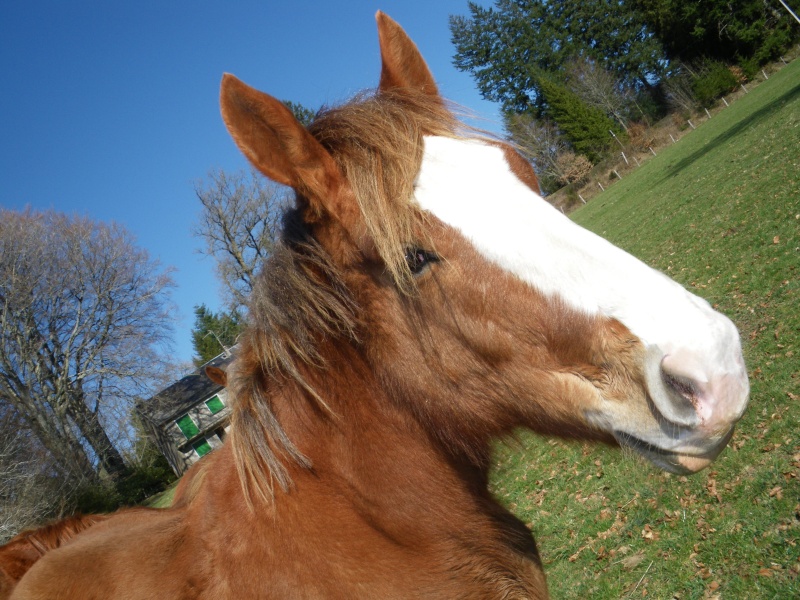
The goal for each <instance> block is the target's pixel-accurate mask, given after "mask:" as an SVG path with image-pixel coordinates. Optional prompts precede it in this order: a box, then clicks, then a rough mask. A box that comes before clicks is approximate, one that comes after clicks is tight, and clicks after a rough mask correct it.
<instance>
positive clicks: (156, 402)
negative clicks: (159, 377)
mask: <svg viewBox="0 0 800 600" xmlns="http://www.w3.org/2000/svg"><path fill="white" fill-rule="evenodd" d="M232 360H233V355H231V354H230V353H226V354H220V355H219V356H217V357H216V358H214V359H213V360H210V361H208V362H207V363H206V364H204V365H202V366H201V367H199V368H198V369H196V370H195V371H193V372H192V373H190V374H189V375H186V376H185V377H183V378H181V379H179V380H178V381H176V382H175V383H173V384H172V385H170V386H168V387H166V388H164V389H163V390H161V391H160V392H158V393H157V394H156V395H155V396H153V397H152V398H150V399H148V400H144V401H142V402H139V403H137V405H136V409H137V411H138V412H139V414H141V415H142V417H144V418H146V419H148V420H149V421H152V422H154V423H158V424H161V423H164V422H166V421H171V420H174V419H175V417H178V416H179V415H181V414H182V413H185V412H186V411H187V410H189V409H190V408H191V407H193V406H194V405H195V404H197V403H198V402H201V401H202V400H205V399H207V398H209V397H211V396H213V395H214V394H216V393H217V392H219V391H220V390H221V389H222V388H223V386H221V385H219V384H218V383H214V382H213V381H211V380H210V379H209V378H208V376H207V375H206V374H205V368H206V367H208V366H212V367H219V368H221V369H223V370H224V368H225V366H226V365H228V364H229V363H230V362H231V361H232Z"/></svg>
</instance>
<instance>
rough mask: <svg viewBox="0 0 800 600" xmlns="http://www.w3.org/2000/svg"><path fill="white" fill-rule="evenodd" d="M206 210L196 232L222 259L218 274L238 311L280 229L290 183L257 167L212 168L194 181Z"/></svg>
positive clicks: (206, 251) (208, 249)
mask: <svg viewBox="0 0 800 600" xmlns="http://www.w3.org/2000/svg"><path fill="white" fill-rule="evenodd" d="M195 193H196V194H197V197H198V199H199V200H200V203H201V204H202V206H203V208H202V212H201V214H200V219H199V222H198V223H197V225H196V226H195V228H194V232H193V233H194V235H196V236H197V237H200V238H202V239H203V240H204V241H205V248H204V249H203V250H202V252H203V253H204V254H206V255H208V256H211V257H213V258H214V259H215V260H216V263H217V275H218V276H219V279H220V281H221V283H222V285H223V289H224V292H225V295H226V300H227V302H228V305H229V307H230V308H231V310H233V311H240V310H241V309H242V307H244V306H245V305H246V302H247V297H248V296H249V295H250V292H251V291H252V289H253V276H254V275H255V272H256V269H257V267H258V265H259V264H260V263H261V262H262V261H263V259H264V258H266V256H267V255H268V254H269V253H270V251H271V249H272V247H273V246H274V244H275V242H276V240H277V236H278V232H279V229H280V219H281V214H282V212H283V211H282V207H283V206H284V204H285V202H286V199H287V194H288V189H287V188H285V187H283V186H280V185H278V184H276V183H273V182H271V181H269V180H267V179H266V178H265V177H262V176H261V175H259V174H258V173H256V172H254V171H250V172H245V171H239V172H236V173H232V174H230V173H226V172H225V171H223V170H221V169H220V170H217V171H212V172H210V173H209V174H208V179H207V180H206V181H205V182H199V183H198V184H197V185H196V186H195Z"/></svg>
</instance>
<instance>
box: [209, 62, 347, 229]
mask: <svg viewBox="0 0 800 600" xmlns="http://www.w3.org/2000/svg"><path fill="white" fill-rule="evenodd" d="M220 107H221V110H222V118H223V120H224V121H225V125H226V126H227V128H228V131H229V132H230V134H231V136H232V137H233V140H234V141H235V142H236V145H237V146H239V149H240V150H241V151H242V152H243V153H244V155H245V156H246V157H247V158H248V159H249V160H250V162H251V163H253V165H254V166H255V167H256V168H257V169H258V170H259V171H261V172H262V173H263V174H264V175H266V176H267V177H269V178H270V179H272V180H273V181H276V182H278V183H281V184H283V185H288V186H289V187H292V188H294V189H296V190H298V191H299V192H301V193H302V194H303V195H304V196H306V197H307V198H308V200H309V202H310V204H311V205H312V206H313V208H314V209H315V211H316V212H317V213H318V214H319V213H320V212H322V210H321V209H324V210H325V211H327V212H328V213H329V214H331V215H332V216H334V217H338V218H339V219H341V218H342V217H343V216H344V215H342V214H339V213H340V211H339V210H337V208H339V207H337V206H336V205H335V204H334V203H335V202H336V197H337V194H336V192H337V191H338V189H339V186H340V185H341V182H342V176H341V174H340V171H339V168H338V167H337V166H336V163H335V162H334V160H333V157H331V155H330V154H329V153H328V151H327V150H325V148H323V147H322V145H321V144H320V143H319V142H318V141H317V140H316V139H315V138H314V137H313V136H312V135H311V134H310V133H309V132H308V131H307V130H306V128H305V127H303V126H302V125H301V124H300V122H299V121H298V120H297V119H296V118H295V117H294V115H293V114H292V112H291V111H290V110H289V109H288V108H287V107H286V106H285V105H284V104H283V102H281V101H280V100H278V99H276V98H273V97H272V96H270V95H268V94H265V93H263V92H259V91H258V90H256V89H254V88H252V87H250V86H249V85H247V84H245V83H242V82H241V81H239V80H238V79H237V78H236V77H234V76H233V75H229V74H227V73H226V74H225V75H224V76H223V78H222V87H221V90H220Z"/></svg>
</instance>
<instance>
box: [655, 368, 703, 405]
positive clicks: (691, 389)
mask: <svg viewBox="0 0 800 600" xmlns="http://www.w3.org/2000/svg"><path fill="white" fill-rule="evenodd" d="M661 378H662V379H663V380H664V383H665V384H667V386H669V387H670V388H671V389H672V390H673V391H674V392H676V393H677V394H678V395H679V396H681V397H683V398H684V399H685V400H686V401H687V402H689V403H691V404H692V406H695V405H696V403H697V399H698V396H699V394H700V391H699V388H698V386H697V384H696V383H695V382H693V381H692V380H691V379H688V378H686V377H682V376H680V375H674V374H672V373H669V372H667V371H666V370H664V368H663V366H662V368H661Z"/></svg>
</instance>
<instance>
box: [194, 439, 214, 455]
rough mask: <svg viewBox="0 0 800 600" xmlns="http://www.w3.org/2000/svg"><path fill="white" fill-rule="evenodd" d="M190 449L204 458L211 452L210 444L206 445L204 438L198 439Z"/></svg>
mask: <svg viewBox="0 0 800 600" xmlns="http://www.w3.org/2000/svg"><path fill="white" fill-rule="evenodd" d="M192 448H194V451H195V452H197V454H198V456H205V455H206V454H208V453H209V452H211V444H209V443H208V440H207V439H206V438H200V439H199V440H197V441H196V442H192Z"/></svg>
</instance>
